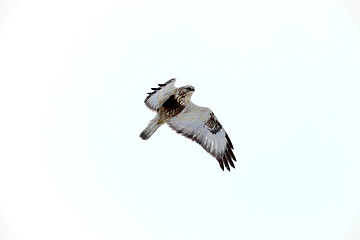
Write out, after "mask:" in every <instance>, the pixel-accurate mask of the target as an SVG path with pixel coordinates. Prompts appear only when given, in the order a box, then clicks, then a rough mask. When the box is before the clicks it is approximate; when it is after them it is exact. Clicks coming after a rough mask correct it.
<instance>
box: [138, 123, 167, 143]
mask: <svg viewBox="0 0 360 240" xmlns="http://www.w3.org/2000/svg"><path fill="white" fill-rule="evenodd" d="M161 125H162V124H159V123H158V121H157V119H156V120H155V119H153V120H151V121H150V123H149V125H148V126H147V127H146V128H145V129H144V131H142V132H141V133H140V137H141V138H142V139H143V140H148V139H149V138H150V137H151V135H153V133H154V132H155V131H156V130H157V129H158V128H159V127H160V126H161Z"/></svg>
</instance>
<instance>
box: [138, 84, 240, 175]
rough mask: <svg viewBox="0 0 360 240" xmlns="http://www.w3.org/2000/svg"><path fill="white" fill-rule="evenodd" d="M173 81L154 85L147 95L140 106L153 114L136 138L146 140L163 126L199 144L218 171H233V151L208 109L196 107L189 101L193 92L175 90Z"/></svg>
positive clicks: (181, 89) (190, 90)
mask: <svg viewBox="0 0 360 240" xmlns="http://www.w3.org/2000/svg"><path fill="white" fill-rule="evenodd" d="M175 81H176V79H175V78H173V79H170V80H169V81H167V82H165V83H164V84H158V85H159V87H157V88H151V89H152V90H153V92H150V93H148V94H149V95H148V96H147V97H146V98H145V101H144V102H145V105H146V106H147V107H148V108H150V109H151V110H153V111H156V112H157V114H156V116H155V118H154V119H152V120H151V121H150V123H149V125H148V126H147V127H146V128H145V129H144V131H142V133H141V134H140V137H141V138H142V139H144V140H147V139H149V138H150V137H151V135H152V134H153V133H154V132H155V131H156V130H157V129H158V128H159V127H160V126H162V125H163V124H165V123H167V124H168V125H169V126H170V128H172V129H173V130H175V131H176V132H177V133H180V134H181V135H183V136H185V137H187V138H190V139H191V140H193V141H195V142H197V143H198V144H200V145H201V146H202V147H203V148H204V149H205V150H206V151H207V152H208V153H210V154H211V155H212V156H213V157H215V158H216V160H217V161H218V162H219V165H220V168H221V169H222V170H224V166H225V167H226V169H227V170H229V171H230V166H231V167H233V168H235V165H234V162H233V161H236V158H235V155H234V153H233V151H232V150H233V149H234V147H233V145H232V143H231V141H230V138H229V136H228V134H227V133H226V132H225V130H224V128H223V127H222V125H221V124H220V122H219V121H218V119H217V118H216V116H215V114H214V113H213V112H212V111H211V110H210V109H209V108H206V107H200V106H197V105H195V104H194V103H192V102H191V101H190V98H191V96H192V94H193V92H194V91H195V88H194V87H193V86H191V85H186V86H183V87H180V88H176V87H175V86H174V84H175Z"/></svg>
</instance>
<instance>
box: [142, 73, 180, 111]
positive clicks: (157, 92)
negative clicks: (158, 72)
mask: <svg viewBox="0 0 360 240" xmlns="http://www.w3.org/2000/svg"><path fill="white" fill-rule="evenodd" d="M175 80H176V78H173V79H170V80H169V81H167V82H165V83H163V84H158V85H159V87H157V88H151V90H153V92H149V93H148V94H149V96H147V97H146V98H145V101H144V102H145V105H146V106H147V107H148V108H150V109H151V110H153V111H157V110H158V109H159V108H160V107H161V105H162V104H163V103H164V102H165V101H166V100H167V99H168V98H169V97H170V96H171V95H172V94H173V93H174V91H175V89H176V88H175V86H174V83H175Z"/></svg>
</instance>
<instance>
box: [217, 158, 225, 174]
mask: <svg viewBox="0 0 360 240" xmlns="http://www.w3.org/2000/svg"><path fill="white" fill-rule="evenodd" d="M218 162H219V165H220V168H221V169H222V170H223V171H224V163H223V162H222V161H221V160H220V161H219V160H218Z"/></svg>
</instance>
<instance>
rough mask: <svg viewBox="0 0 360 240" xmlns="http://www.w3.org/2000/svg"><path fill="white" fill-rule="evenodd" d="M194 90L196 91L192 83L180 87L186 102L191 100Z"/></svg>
mask: <svg viewBox="0 0 360 240" xmlns="http://www.w3.org/2000/svg"><path fill="white" fill-rule="evenodd" d="M194 91H195V88H194V87H193V86H191V85H186V86H183V87H181V88H179V92H180V94H181V95H182V96H184V97H185V102H187V101H188V100H190V98H191V95H192V94H193V92H194Z"/></svg>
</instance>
